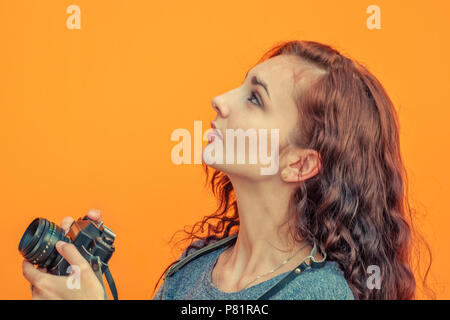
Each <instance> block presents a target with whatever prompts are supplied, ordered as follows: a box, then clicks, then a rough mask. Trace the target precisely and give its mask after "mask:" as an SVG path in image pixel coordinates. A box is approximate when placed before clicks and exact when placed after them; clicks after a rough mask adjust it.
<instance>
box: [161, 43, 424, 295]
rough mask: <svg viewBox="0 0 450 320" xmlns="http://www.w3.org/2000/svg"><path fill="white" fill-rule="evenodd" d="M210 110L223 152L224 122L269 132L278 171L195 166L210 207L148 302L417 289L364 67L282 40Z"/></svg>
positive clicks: (405, 224)
mask: <svg viewBox="0 0 450 320" xmlns="http://www.w3.org/2000/svg"><path fill="white" fill-rule="evenodd" d="M212 107H213V108H214V110H215V111H216V112H217V115H216V118H215V119H214V120H213V122H212V127H213V128H215V129H216V130H217V131H219V132H220V133H221V135H220V136H217V135H216V136H215V137H214V139H222V142H221V143H222V145H223V146H224V154H226V153H227V150H226V145H227V144H226V142H227V139H229V137H228V136H227V135H226V134H225V131H226V130H227V129H234V130H236V129H239V128H240V129H243V130H244V131H245V130H247V129H256V130H258V129H269V130H270V129H271V128H276V129H279V145H278V147H279V148H278V150H279V157H278V159H279V166H278V171H277V172H276V173H275V174H273V175H261V173H260V169H261V167H262V165H261V164H259V163H257V164H236V161H235V162H233V163H231V164H229V163H222V164H219V163H214V164H210V165H206V164H205V163H203V165H204V168H205V171H206V182H207V183H208V184H209V185H210V187H211V189H212V191H213V193H214V195H215V196H216V197H217V198H218V200H219V207H218V208H217V210H216V211H215V212H214V213H213V214H211V215H209V216H206V217H205V218H204V219H203V220H202V221H200V222H197V223H196V224H195V225H194V226H193V228H192V230H191V231H190V232H187V233H188V239H190V240H191V243H190V245H189V246H188V247H187V248H186V250H185V251H184V252H183V254H182V256H181V257H180V259H179V260H177V261H175V262H173V263H172V264H171V265H170V266H169V267H168V268H167V269H166V270H165V271H164V273H163V275H164V274H165V277H164V282H163V283H162V285H161V286H160V288H159V290H158V291H157V293H156V295H155V296H154V299H250V300H252V299H257V298H258V297H262V296H263V297H268V298H269V299H414V298H415V297H416V291H417V290H416V287H417V285H416V280H415V277H414V270H413V262H412V261H413V258H412V255H413V254H414V251H413V240H414V238H413V236H414V235H415V233H414V227H413V224H412V214H411V209H410V207H409V204H408V199H407V176H406V170H405V168H404V164H403V160H402V157H401V152H400V139H399V123H398V116H397V113H396V111H395V108H394V106H393V103H392V102H391V100H390V98H389V97H388V95H387V93H386V91H385V89H384V88H383V86H382V85H381V83H380V82H379V81H378V80H377V79H376V78H375V77H374V76H373V75H372V74H371V73H370V72H369V71H368V70H367V68H365V67H364V66H363V65H362V64H360V63H358V62H356V61H354V60H353V59H350V58H347V57H345V56H343V55H342V54H340V53H339V52H338V51H337V50H335V49H333V48H332V47H330V46H328V45H324V44H320V43H318V42H313V41H288V42H284V43H282V44H280V45H277V46H275V47H274V48H272V49H270V50H269V51H268V52H267V53H266V54H265V55H264V56H263V57H262V59H261V60H260V61H259V62H258V63H257V64H256V65H255V66H254V67H253V68H252V69H251V70H249V72H248V73H247V75H246V77H245V80H244V81H243V83H242V84H241V86H239V87H237V88H235V89H233V90H230V91H228V92H226V93H224V94H222V95H219V96H216V97H215V98H214V99H213V100H212ZM269 150H270V148H269ZM228 151H230V150H228ZM246 159H247V158H246ZM211 170H212V172H211ZM196 228H197V229H196ZM195 229H196V230H195ZM205 229H206V231H207V234H204V230H205ZM220 241H222V242H220ZM215 243H216V244H220V245H216V246H214V244H215ZM202 248H204V249H205V250H203V252H202V251H201V249H202ZM206 248H208V250H206ZM196 252H198V254H197V255H196V254H195V253H196ZM200 253H201V254H200ZM189 257H190V258H189ZM430 257H431V253H430ZM187 258H189V259H187ZM183 261H184V262H183ZM177 262H178V264H177ZM180 262H183V263H182V264H180ZM430 263H431V260H430ZM299 266H304V268H299ZM174 267H175V268H174ZM169 268H170V269H169ZM428 271H429V268H428V270H427V274H428ZM160 279H161V278H160ZM425 279H426V275H425ZM424 282H425V281H424ZM158 283H159V281H158ZM274 287H275V288H276V290H274V291H270V290H271V289H272V288H274ZM155 289H156V287H155ZM269 291H270V292H271V294H270V295H266V294H267V292H269Z"/></svg>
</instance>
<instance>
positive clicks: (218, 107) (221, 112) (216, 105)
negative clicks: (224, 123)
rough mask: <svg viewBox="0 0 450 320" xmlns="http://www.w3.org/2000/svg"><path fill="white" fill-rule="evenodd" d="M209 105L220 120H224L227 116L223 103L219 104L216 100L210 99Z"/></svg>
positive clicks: (226, 109)
mask: <svg viewBox="0 0 450 320" xmlns="http://www.w3.org/2000/svg"><path fill="white" fill-rule="evenodd" d="M211 105H212V107H213V109H214V111H216V112H217V113H218V114H219V115H220V116H221V117H222V118H226V117H227V116H228V113H229V111H228V108H227V107H225V106H224V104H223V103H220V102H219V100H218V99H217V98H214V99H212V101H211Z"/></svg>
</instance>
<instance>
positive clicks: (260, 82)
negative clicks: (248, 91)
mask: <svg viewBox="0 0 450 320" xmlns="http://www.w3.org/2000/svg"><path fill="white" fill-rule="evenodd" d="M247 75H248V72H247V73H246V75H245V78H244V81H245V79H247ZM251 83H252V84H253V85H260V86H262V87H263V88H264V90H266V93H267V96H268V97H269V99H270V94H269V89H268V86H267V83H266V82H264V81H263V80H262V79H260V78H258V77H257V76H253V77H252V79H251Z"/></svg>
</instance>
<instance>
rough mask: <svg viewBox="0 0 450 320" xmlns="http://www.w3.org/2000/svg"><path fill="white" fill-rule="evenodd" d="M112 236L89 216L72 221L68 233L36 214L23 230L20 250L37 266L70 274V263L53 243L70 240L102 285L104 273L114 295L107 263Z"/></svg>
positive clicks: (112, 249) (111, 233)
mask: <svg viewBox="0 0 450 320" xmlns="http://www.w3.org/2000/svg"><path fill="white" fill-rule="evenodd" d="M115 238H116V235H115V234H114V232H113V231H112V230H111V229H109V228H108V227H106V226H105V225H104V224H103V222H99V223H97V222H96V221H94V220H92V219H90V218H89V217H88V216H85V217H84V218H79V219H78V220H77V221H74V222H73V223H72V225H71V226H70V228H69V230H68V231H67V233H65V232H64V230H63V229H61V228H60V227H59V226H57V225H56V224H55V223H53V222H50V221H48V220H47V219H45V218H36V219H34V220H33V221H32V222H31V224H30V225H29V226H28V228H27V229H26V231H25V233H24V234H23V236H22V238H21V240H20V243H19V251H20V253H21V254H22V256H23V257H24V258H25V259H26V260H27V261H29V262H30V263H32V264H34V265H38V266H39V267H40V268H46V269H47V272H49V273H51V274H54V275H67V274H68V273H69V274H70V269H69V266H70V264H69V263H68V261H67V260H65V259H64V258H63V256H62V255H61V254H59V252H58V251H57V250H56V247H55V244H56V242H58V241H64V242H67V243H72V244H73V245H74V246H75V247H76V248H77V249H78V251H79V252H80V254H81V255H82V256H83V257H84V258H85V259H86V260H87V261H88V262H89V264H90V265H91V267H92V269H93V270H94V272H95V273H96V275H97V278H98V279H99V281H100V282H101V283H102V285H103V278H102V274H105V276H106V279H107V281H108V283H109V286H110V289H111V291H112V293H113V296H114V298H115V299H117V291H116V288H115V284H114V280H113V278H112V276H111V273H110V271H109V267H108V262H109V260H110V259H111V257H112V255H113V253H114V251H115V248H114V240H115ZM103 287H104V285H103ZM105 297H107V295H106V293H105Z"/></svg>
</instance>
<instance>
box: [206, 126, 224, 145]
mask: <svg viewBox="0 0 450 320" xmlns="http://www.w3.org/2000/svg"><path fill="white" fill-rule="evenodd" d="M215 137H218V138H219V139H221V140H222V136H221V135H220V132H219V131H218V130H216V129H213V131H210V132H208V141H209V142H213V141H214V138H215Z"/></svg>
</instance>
